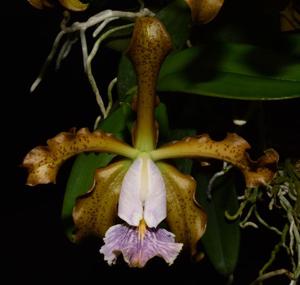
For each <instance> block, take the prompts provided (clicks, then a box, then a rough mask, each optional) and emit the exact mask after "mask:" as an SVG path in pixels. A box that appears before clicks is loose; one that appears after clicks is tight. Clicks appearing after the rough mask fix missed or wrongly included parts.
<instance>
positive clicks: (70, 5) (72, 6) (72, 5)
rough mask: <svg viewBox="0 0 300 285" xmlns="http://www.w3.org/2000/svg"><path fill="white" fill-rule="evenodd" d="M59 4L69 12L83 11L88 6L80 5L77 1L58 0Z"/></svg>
mask: <svg viewBox="0 0 300 285" xmlns="http://www.w3.org/2000/svg"><path fill="white" fill-rule="evenodd" d="M59 3H60V4H61V5H62V6H64V7H65V8H67V9H68V10H71V11H76V12H80V11H84V10H86V9H87V7H88V6H89V5H88V4H85V3H82V2H81V1H79V0H59Z"/></svg>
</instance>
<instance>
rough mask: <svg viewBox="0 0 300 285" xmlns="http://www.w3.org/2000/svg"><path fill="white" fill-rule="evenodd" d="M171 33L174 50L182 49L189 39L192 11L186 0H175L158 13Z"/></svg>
mask: <svg viewBox="0 0 300 285" xmlns="http://www.w3.org/2000/svg"><path fill="white" fill-rule="evenodd" d="M156 16H157V18H158V19H160V20H161V21H162V22H163V24H164V25H165V27H166V29H167V31H168V32H169V34H170V35H171V38H172V44H173V50H180V49H182V48H183V47H184V46H185V45H186V42H187V40H188V39H189V32H190V25H191V11H190V8H189V7H188V5H187V4H186V3H185V1H182V0H175V1H173V2H172V3H170V4H169V5H167V6H166V7H165V8H163V9H161V10H160V11H159V12H158V13H157V14H156Z"/></svg>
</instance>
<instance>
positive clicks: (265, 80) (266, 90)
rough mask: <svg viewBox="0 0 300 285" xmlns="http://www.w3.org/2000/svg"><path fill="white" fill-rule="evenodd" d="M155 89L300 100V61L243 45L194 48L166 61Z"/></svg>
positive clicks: (255, 98)
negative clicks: (296, 98)
mask: <svg viewBox="0 0 300 285" xmlns="http://www.w3.org/2000/svg"><path fill="white" fill-rule="evenodd" d="M158 90H159V91H168V92H170V91H172V92H174V91H175V92H184V93H191V94H197V95H206V96H212V97H221V98H230V99H242V100H276V99H289V98H295V97H300V61H299V59H297V58H296V57H291V56H288V55H286V54H282V53H279V52H275V51H272V50H267V49H263V48H259V47H256V46H253V45H246V44H225V43H222V44H216V43H215V44H214V45H213V46H207V45H205V46H200V47H194V48H190V49H185V50H183V51H180V52H178V53H176V54H173V55H170V56H169V57H168V58H167V60H166V61H165V63H164V64H163V67H162V70H161V73H160V79H159V83H158Z"/></svg>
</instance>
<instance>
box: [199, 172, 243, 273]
mask: <svg viewBox="0 0 300 285" xmlns="http://www.w3.org/2000/svg"><path fill="white" fill-rule="evenodd" d="M210 177H211V175H209V174H208V173H199V174H198V175H196V177H195V178H196V180H197V197H198V199H199V202H200V204H201V206H203V208H204V209H205V211H206V214H207V216H208V222H207V229H206V232H205V234H204V236H203V237H202V239H201V241H202V244H203V247H204V249H205V252H206V254H207V257H208V258H209V260H210V261H211V263H212V265H213V266H214V267H215V269H216V270H217V271H218V272H219V273H221V274H223V275H226V276H228V275H230V274H232V273H233V271H234V269H235V267H236V264H237V261H238V256H239V247H240V229H239V225H238V222H237V221H236V222H229V221H227V220H226V218H225V215H224V213H225V211H226V210H229V211H230V212H235V211H236V210H237V208H238V200H237V194H236V190H235V184H234V177H233V175H232V173H227V174H226V176H223V177H220V178H218V179H217V180H216V181H215V183H214V185H213V192H212V200H208V198H207V195H206V191H205V190H206V189H207V186H208V183H209V179H210Z"/></svg>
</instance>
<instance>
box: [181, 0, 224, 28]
mask: <svg viewBox="0 0 300 285" xmlns="http://www.w3.org/2000/svg"><path fill="white" fill-rule="evenodd" d="M185 2H186V3H187V4H188V6H189V7H190V8H191V11H192V18H193V21H194V22H198V23H202V24H206V23H208V22H210V21H212V20H213V19H214V18H215V17H216V16H217V15H218V13H219V11H220V9H221V8H222V6H223V3H224V0H185Z"/></svg>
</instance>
